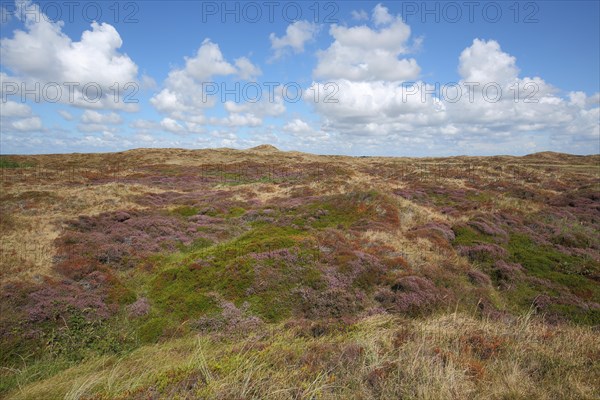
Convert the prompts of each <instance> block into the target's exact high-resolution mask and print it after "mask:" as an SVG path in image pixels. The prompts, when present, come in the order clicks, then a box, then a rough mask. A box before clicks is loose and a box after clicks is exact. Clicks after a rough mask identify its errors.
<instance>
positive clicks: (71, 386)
mask: <svg viewBox="0 0 600 400" xmlns="http://www.w3.org/2000/svg"><path fill="white" fill-rule="evenodd" d="M267 156H268V157H267ZM267 160H268V161H267ZM0 161H1V166H2V173H3V175H2V179H3V180H2V189H3V190H2V195H1V196H2V205H1V206H0V216H1V217H2V222H1V224H0V228H1V232H2V240H1V241H0V250H2V257H1V259H0V263H1V265H0V270H1V273H2V275H1V276H2V288H1V292H0V293H1V294H0V360H1V361H0V362H1V364H2V369H1V370H0V396H3V397H6V398H14V399H21V398H23V399H43V398H48V399H55V398H65V399H75V398H78V399H121V398H122V399H130V398H133V399H135V398H139V399H146V398H165V399H167V398H168V399H173V398H181V399H184V398H189V399H196V398H217V399H218V398H222V399H231V398H239V399H250V398H256V399H263V398H272V399H280V398H281V399H288V398H290V399H291V398H293V399H299V398H306V399H312V398H323V399H327V398H331V399H333V398H357V399H369V398H394V399H395V398H456V399H459V398H460V399H463V398H498V399H505V398H515V399H517V398H522V399H528V398H542V399H543V398H590V399H592V398H597V397H598V396H600V386H599V385H598V383H597V382H599V381H600V340H599V339H598V338H597V332H596V331H597V329H598V326H600V284H599V280H600V242H599V241H598V231H599V230H600V229H599V228H600V195H599V191H598V188H599V186H598V185H599V183H600V181H599V177H598V174H597V165H598V163H599V162H600V158H599V157H598V156H589V157H575V156H570V155H566V154H565V155H562V154H547V153H544V154H538V155H532V156H526V157H522V158H516V157H494V158H493V159H491V158H465V157H456V158H450V159H393V158H377V157H373V158H350V157H328V156H313V155H309V154H302V153H295V152H288V153H285V152H279V151H277V150H276V149H274V148H272V147H265V148H262V149H258V150H247V151H236V150H229V149H217V150H199V151H188V150H177V149H169V150H166V149H165V150H133V151H128V152H124V153H117V154H96V155H86V156H83V155H50V156H28V157H25V156H11V157H1V158H0Z"/></svg>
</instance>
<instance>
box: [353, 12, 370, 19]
mask: <svg viewBox="0 0 600 400" xmlns="http://www.w3.org/2000/svg"><path fill="white" fill-rule="evenodd" d="M350 14H351V15H352V19H355V20H357V21H367V20H368V19H369V13H367V12H366V11H365V10H358V11H357V10H352V12H351V13H350Z"/></svg>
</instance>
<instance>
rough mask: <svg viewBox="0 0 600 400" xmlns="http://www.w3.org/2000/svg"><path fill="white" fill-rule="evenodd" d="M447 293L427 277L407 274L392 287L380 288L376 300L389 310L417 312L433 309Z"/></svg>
mask: <svg viewBox="0 0 600 400" xmlns="http://www.w3.org/2000/svg"><path fill="white" fill-rule="evenodd" d="M447 295H448V294H447V293H445V291H444V290H443V289H440V288H437V287H436V286H435V284H434V283H433V282H432V281H431V280H429V279H427V278H422V277H419V276H406V277H403V278H400V279H399V280H398V281H397V282H396V283H394V284H393V285H392V286H391V287H390V288H382V289H379V290H378V291H377V293H376V294H375V300H377V301H378V302H380V303H381V304H382V305H383V306H384V307H385V308H386V309H387V310H390V311H395V312H401V313H409V314H415V313H421V312H426V311H429V310H431V309H433V308H434V307H435V306H436V305H437V304H438V302H440V301H442V300H443V299H444V298H445V297H447Z"/></svg>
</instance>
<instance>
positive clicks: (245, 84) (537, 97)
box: [0, 1, 600, 156]
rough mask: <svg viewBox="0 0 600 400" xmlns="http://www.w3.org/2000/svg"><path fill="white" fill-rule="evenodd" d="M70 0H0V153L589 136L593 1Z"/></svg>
mask: <svg viewBox="0 0 600 400" xmlns="http://www.w3.org/2000/svg"><path fill="white" fill-rule="evenodd" d="M71 4H72V3H70V2H60V1H57V2H54V1H51V2H41V3H36V2H33V3H32V2H28V1H18V2H12V1H11V2H8V1H2V2H0V6H1V7H2V10H3V11H2V15H1V17H2V24H1V25H0V27H1V35H0V40H1V42H0V55H1V60H2V61H1V64H0V72H1V73H2V89H1V90H2V103H1V104H0V105H1V106H2V109H1V112H0V117H1V120H0V123H1V130H0V133H1V138H0V152H1V153H2V154H11V153H64V152H98V151H120V150H125V149H130V148H136V147H185V148H205V147H235V148H247V147H252V146H255V145H258V144H261V143H271V144H273V145H275V146H277V147H279V148H281V149H284V150H301V151H309V152H314V153H321V154H323V153H327V154H332V153H335V154H349V155H398V156H446V155H458V154H470V155H490V154H515V155H520V154H527V153H532V152H537V151H546V150H552V151H563V152H570V153H577V154H590V153H598V152H600V148H599V146H600V144H599V143H600V137H599V135H600V132H599V125H600V123H599V116H600V111H599V110H600V108H599V101H600V96H599V94H598V92H599V91H600V81H599V79H600V78H599V76H600V51H599V49H600V27H599V23H598V21H599V20H600V11H599V10H600V7H599V4H600V3H599V2H597V1H587V2H585V1H584V2H576V1H571V2H559V1H545V2H544V1H541V2H483V1H482V2H471V3H469V2H461V1H459V2H420V1H419V2H410V1H395V2H364V1H363V2H359V1H349V2H313V1H307V2H271V3H269V2H262V1H258V2H226V3H224V2H221V1H219V2H199V1H169V2H166V1H144V2H118V3H117V2H113V1H107V2H86V1H81V2H79V5H78V6H72V5H71ZM70 7H74V8H70ZM257 11H258V12H259V13H260V14H257ZM236 19H237V21H236ZM94 20H96V21H94ZM60 21H62V22H60ZM65 82H71V83H70V84H69V85H71V86H70V87H69V86H68V85H65ZM36 84H38V85H39V86H36ZM74 84H78V86H77V87H75V86H73V85H74ZM115 84H116V85H115ZM275 84H278V86H277V87H274V88H273V89H272V90H271V89H269V88H270V87H272V86H273V85H275ZM117 85H118V88H119V91H118V92H117V91H116V88H117ZM269 85H271V86H269ZM84 86H85V87H87V88H88V91H87V92H86V93H87V95H88V97H86V96H85V94H86V93H83V92H82V91H81V88H82V87H84ZM22 88H26V89H28V90H29V94H28V95H25V96H23V93H21V89H22ZM90 88H91V89H90ZM224 88H225V89H228V90H229V91H228V92H227V93H226V94H225V95H224V97H223V90H222V89H224ZM257 88H260V90H261V92H260V94H261V96H260V98H259V99H258V101H253V100H256V99H257V97H258V96H257V95H258V94H259V92H257V91H256V89H257ZM283 88H286V89H287V92H286V91H284V90H282V89H283ZM97 89H100V92H101V94H102V96H101V97H99V98H98V99H96V98H94V96H95V93H96V92H97V91H96V90H97ZM124 89H127V90H124ZM57 90H60V93H61V96H58V95H56V96H55V95H54V94H55V93H58V91H57ZM69 90H71V93H70V94H72V96H69ZM89 90H91V92H90V91H89ZM298 90H300V92H298ZM35 92H37V94H39V98H37V99H36V98H34V97H35V95H34V94H35ZM317 93H318V95H317ZM269 94H272V96H273V98H272V99H270V98H269V97H270V96H269ZM296 94H298V95H299V96H296ZM130 100H135V101H137V103H132V102H130Z"/></svg>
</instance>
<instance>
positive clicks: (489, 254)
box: [456, 243, 508, 262]
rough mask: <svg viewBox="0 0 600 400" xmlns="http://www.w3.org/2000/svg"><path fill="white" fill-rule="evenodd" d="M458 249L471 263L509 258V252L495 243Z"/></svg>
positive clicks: (458, 247) (459, 247)
mask: <svg viewBox="0 0 600 400" xmlns="http://www.w3.org/2000/svg"><path fill="white" fill-rule="evenodd" d="M456 249H457V251H458V253H459V254H460V255H462V256H465V257H468V258H469V260H470V261H479V262H486V261H494V260H500V259H503V258H506V257H507V256H508V252H507V251H506V250H505V249H504V248H503V247H500V246H498V245H497V244H493V243H481V244H476V245H473V246H457V248H456Z"/></svg>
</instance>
